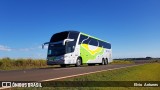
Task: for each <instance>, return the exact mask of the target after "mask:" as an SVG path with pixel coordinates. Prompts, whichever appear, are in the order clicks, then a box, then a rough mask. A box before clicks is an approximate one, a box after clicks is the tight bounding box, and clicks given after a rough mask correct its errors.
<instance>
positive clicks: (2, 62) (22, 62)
mask: <svg viewBox="0 0 160 90" xmlns="http://www.w3.org/2000/svg"><path fill="white" fill-rule="evenodd" d="M133 63H134V62H133V61H129V60H113V62H112V63H110V64H133ZM54 66H55V65H54ZM56 66H57V65H56ZM72 66H73V65H72ZM83 66H87V64H84V65H83ZM45 67H50V66H47V64H46V60H43V59H10V58H8V57H7V58H2V59H0V70H23V69H31V68H45Z"/></svg>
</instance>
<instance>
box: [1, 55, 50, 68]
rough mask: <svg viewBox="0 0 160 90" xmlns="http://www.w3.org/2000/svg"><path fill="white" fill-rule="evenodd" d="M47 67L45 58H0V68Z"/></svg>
mask: <svg viewBox="0 0 160 90" xmlns="http://www.w3.org/2000/svg"><path fill="white" fill-rule="evenodd" d="M42 67H47V64H46V60H43V59H10V58H2V59H0V70H21V69H30V68H42Z"/></svg>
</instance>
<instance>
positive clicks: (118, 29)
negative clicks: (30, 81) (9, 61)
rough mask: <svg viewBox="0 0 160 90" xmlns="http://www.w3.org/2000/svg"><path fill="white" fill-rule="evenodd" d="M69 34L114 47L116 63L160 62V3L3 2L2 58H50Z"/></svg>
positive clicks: (109, 0) (158, 0) (142, 0)
mask: <svg viewBox="0 0 160 90" xmlns="http://www.w3.org/2000/svg"><path fill="white" fill-rule="evenodd" d="M65 30H77V31H80V32H83V33H86V34H89V35H91V36H95V37H97V38H100V39H102V40H105V41H108V42H110V43H111V44H112V54H113V58H136V57H146V56H150V57H160V36H159V35H160V0H0V58H3V57H10V58H46V55H47V48H45V49H41V45H42V44H43V43H44V42H48V41H49V40H50V38H51V36H52V35H53V34H54V33H57V32H61V31H65Z"/></svg>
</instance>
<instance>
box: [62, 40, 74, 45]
mask: <svg viewBox="0 0 160 90" xmlns="http://www.w3.org/2000/svg"><path fill="white" fill-rule="evenodd" d="M72 41H74V39H64V41H63V45H65V43H66V42H72Z"/></svg>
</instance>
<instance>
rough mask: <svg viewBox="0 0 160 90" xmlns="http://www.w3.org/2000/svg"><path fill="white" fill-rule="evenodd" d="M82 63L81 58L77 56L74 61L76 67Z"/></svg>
mask: <svg viewBox="0 0 160 90" xmlns="http://www.w3.org/2000/svg"><path fill="white" fill-rule="evenodd" d="M81 65H82V60H81V58H77V61H76V65H75V66H76V67H80V66H81Z"/></svg>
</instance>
